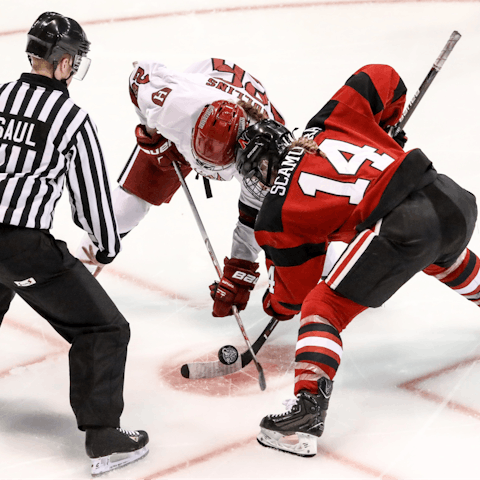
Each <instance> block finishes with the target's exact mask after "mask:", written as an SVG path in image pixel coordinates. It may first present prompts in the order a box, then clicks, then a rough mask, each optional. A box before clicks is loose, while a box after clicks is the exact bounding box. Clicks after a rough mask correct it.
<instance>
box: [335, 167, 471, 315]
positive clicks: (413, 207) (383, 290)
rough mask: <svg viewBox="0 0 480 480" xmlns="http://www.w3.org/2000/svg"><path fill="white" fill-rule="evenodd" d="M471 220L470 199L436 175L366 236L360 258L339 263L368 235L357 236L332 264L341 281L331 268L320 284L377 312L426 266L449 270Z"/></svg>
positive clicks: (464, 242)
mask: <svg viewBox="0 0 480 480" xmlns="http://www.w3.org/2000/svg"><path fill="white" fill-rule="evenodd" d="M476 220H477V206H476V201H475V197H474V196H473V195H472V194H471V193H470V192H468V191H466V190H465V189H463V188H462V187H460V186H459V185H457V184H456V183H455V182H454V181H453V180H452V179H450V178H449V177H447V176H445V175H438V177H437V179H436V180H435V181H434V182H433V183H431V184H430V185H427V186H426V187H424V188H422V189H421V190H418V191H415V192H412V193H411V194H410V195H409V196H408V197H407V198H406V199H405V200H404V201H403V202H402V203H401V204H400V205H398V206H397V207H395V208H394V209H393V210H392V211H391V212H390V213H388V214H387V215H386V216H385V217H384V218H383V220H381V221H380V222H379V223H378V224H377V225H376V226H375V227H374V228H373V229H372V231H371V232H370V233H372V232H375V233H374V234H371V235H370V238H369V241H370V243H367V242H365V244H364V245H365V246H364V247H363V250H362V251H361V254H360V255H357V256H356V257H354V258H353V259H352V260H351V261H348V262H345V261H344V259H345V258H347V257H348V256H349V255H350V251H351V249H352V248H353V247H355V244H357V245H358V244H359V243H360V242H361V241H363V240H364V239H365V237H366V235H365V234H367V233H369V232H367V231H364V232H361V233H360V234H359V235H358V237H357V238H356V239H355V240H353V242H352V244H351V245H350V246H349V247H348V248H347V250H346V251H345V253H344V254H343V255H342V257H340V259H339V260H338V262H337V264H336V265H342V269H343V271H342V274H341V276H339V275H338V272H336V271H335V269H336V266H335V267H334V269H333V270H332V273H330V274H329V276H328V277H327V279H326V283H327V284H328V285H329V286H330V288H332V289H333V290H335V291H336V292H337V293H339V294H340V295H342V296H344V297H346V298H348V299H350V300H353V301H354V302H356V303H358V304H360V305H364V306H367V307H379V306H380V305H382V304H383V303H384V302H385V301H386V300H388V299H389V298H390V297H391V296H392V295H393V294H394V293H395V292H396V291H397V290H398V289H399V288H400V287H401V286H402V285H404V284H405V283H406V282H407V281H408V280H409V279H410V278H412V277H413V276H414V275H415V274H416V273H418V272H421V271H422V270H424V269H425V268H426V267H428V266H429V265H432V264H434V265H438V266H440V267H444V268H448V267H450V266H451V265H453V264H454V262H455V260H457V258H458V257H459V255H460V254H461V253H462V252H463V251H464V249H465V247H466V246H467V245H468V243H469V242H470V239H471V237H472V234H473V231H474V228H475V222H476ZM349 249H350V251H349ZM335 275H337V278H336V279H334V277H335Z"/></svg>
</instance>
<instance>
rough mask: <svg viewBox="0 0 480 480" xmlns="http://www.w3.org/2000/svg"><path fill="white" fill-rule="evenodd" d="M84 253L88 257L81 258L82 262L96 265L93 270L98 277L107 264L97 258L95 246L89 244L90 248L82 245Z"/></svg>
mask: <svg viewBox="0 0 480 480" xmlns="http://www.w3.org/2000/svg"><path fill="white" fill-rule="evenodd" d="M82 250H83V253H84V254H85V256H86V257H87V259H83V258H82V259H80V260H81V262H82V263H84V264H85V265H92V266H94V267H95V271H94V272H93V276H94V277H97V276H98V274H99V273H100V272H101V271H102V270H103V267H104V266H105V264H103V263H100V262H99V261H98V260H97V259H96V258H95V252H94V251H93V247H92V246H91V245H89V247H88V250H87V248H85V247H82Z"/></svg>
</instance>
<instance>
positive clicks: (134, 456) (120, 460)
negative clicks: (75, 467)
mask: <svg viewBox="0 0 480 480" xmlns="http://www.w3.org/2000/svg"><path fill="white" fill-rule="evenodd" d="M147 453H148V446H145V447H143V448H140V449H138V450H135V451H134V452H126V453H112V454H111V455H106V456H105V457H98V458H92V459H91V461H92V469H91V474H92V477H97V476H98V475H102V474H104V473H107V472H111V471H112V470H115V469H117V468H121V467H126V466H127V465H130V464H131V463H133V462H137V461H138V460H140V459H141V458H143V457H144V456H145V455H146V454H147Z"/></svg>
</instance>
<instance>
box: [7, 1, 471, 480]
mask: <svg viewBox="0 0 480 480" xmlns="http://www.w3.org/2000/svg"><path fill="white" fill-rule="evenodd" d="M171 3H172V4H171ZM170 4H171V5H170ZM47 10H53V11H58V12H60V13H63V14H64V15H67V16H71V17H73V18H75V19H77V20H78V21H80V23H82V25H83V26H84V28H85V30H86V32H87V35H88V37H89V39H90V41H91V42H92V50H91V55H90V57H91V58H92V66H91V70H90V72H89V74H88V76H87V77H86V79H85V81H83V82H73V84H72V86H71V88H70V92H71V95H72V97H73V98H74V100H76V102H77V103H78V104H79V105H81V106H82V107H84V108H85V109H86V110H87V111H89V113H90V114H91V116H92V118H93V119H94V121H95V122H96V123H97V125H98V128H99V134H100V137H101V140H102V141H103V146H104V153H105V156H106V161H107V165H108V169H109V172H110V175H111V181H112V184H113V185H114V184H115V183H116V179H117V177H118V175H119V173H120V171H121V169H122V168H123V165H124V163H125V162H126V160H127V158H128V156H129V154H130V152H131V150H132V149H133V146H134V142H135V138H134V135H133V128H134V126H135V125H136V123H137V118H136V116H135V113H134V110H133V107H132V106H131V104H130V100H129V96H128V92H127V79H128V76H129V74H130V71H131V69H132V62H133V61H135V60H137V59H158V60H161V61H163V62H164V63H166V64H167V65H168V66H170V67H172V68H176V69H179V70H183V69H184V68H186V67H188V66H189V65H190V64H191V63H194V62H196V61H198V60H201V59H204V58H209V57H212V56H213V57H220V58H225V59H228V60H231V61H233V62H235V63H237V64H238V65H240V66H241V67H242V68H244V69H246V70H248V71H249V72H250V73H252V74H253V75H254V76H256V77H257V78H258V79H260V80H261V81H262V83H263V84H264V85H265V86H266V87H267V89H268V91H269V95H270V98H271V99H272V101H273V102H274V103H275V104H276V106H277V107H278V108H279V109H280V111H281V112H282V113H283V115H284V116H285V118H286V119H287V126H289V127H290V128H295V127H298V128H299V129H300V131H301V130H302V128H303V127H304V126H305V124H306V122H307V121H308V120H309V119H310V118H311V117H312V116H313V115H314V114H315V113H316V112H317V111H318V110H319V109H320V108H321V107H322V106H323V104H324V103H325V102H326V101H328V100H329V99H330V97H331V96H332V95H333V94H334V93H335V91H336V90H337V89H338V88H340V86H341V85H342V84H343V83H344V82H345V81H346V79H347V78H348V77H349V76H350V75H351V74H352V73H353V72H354V71H356V70H357V69H358V68H360V67H361V66H363V65H365V64H368V63H387V64H390V65H392V66H393V67H394V68H396V69H397V71H398V72H399V73H400V75H401V76H402V78H403V80H404V81H405V83H406V85H407V87H408V88H409V94H408V101H409V100H410V99H411V98H412V97H413V95H414V93H415V92H416V90H417V88H418V87H419V85H420V84H421V82H422V81H423V79H424V78H425V76H426V74H427V73H428V71H429V70H430V68H431V66H432V64H433V62H434V60H435V59H436V58H437V56H438V54H439V52H440V50H441V49H442V47H443V46H444V45H445V43H446V41H447V39H448V37H449V36H450V34H451V33H452V31H454V30H458V31H459V32H460V33H461V34H462V38H461V40H460V41H459V43H458V45H457V46H456V47H455V49H454V51H453V52H452V54H451V56H450V58H449V59H448V61H447V62H446V64H445V65H444V67H443V69H442V71H441V72H440V73H439V75H438V76H437V78H436V79H435V81H434V83H433V84H432V86H431V87H430V90H429V91H428V93H427V94H426V96H425V97H424V99H423V100H422V102H421V104H420V106H419V107H418V109H417V110H416V112H415V114H414V115H413V116H412V118H411V120H410V121H409V124H408V126H407V128H406V130H407V134H408V137H409V142H408V144H407V147H409V148H413V147H417V146H419V147H421V148H422V149H423V151H424V152H425V153H426V154H427V156H429V158H430V159H431V160H432V161H433V162H434V165H435V167H436V168H437V170H438V171H440V172H441V173H445V174H447V175H449V176H451V177H452V178H453V179H454V180H456V181H458V182H459V183H460V184H462V186H464V187H465V188H467V189H468V190H470V191H472V192H473V193H475V194H476V195H477V196H478V195H480V149H479V148H478V145H477V143H478V132H479V123H478V116H477V114H478V110H479V107H480V89H479V88H478V81H479V78H480V62H479V60H478V59H479V58H480V3H479V2H421V1H418V2H401V1H392V2H388V1H386V2H363V1H358V2H355V1H324V2H321V1H311V2H310V1H308V0H299V1H294V0H290V1H289V2H287V3H281V2H278V1H277V0H259V1H256V0H243V1H239V0H217V1H212V0H209V1H204V2H199V1H194V0H191V1H180V2H176V4H173V2H166V1H156V2H155V1H147V0H136V1H131V0H129V1H127V0H115V1H113V0H110V1H103V2H99V1H92V0H84V1H81V2H80V1H73V2H63V1H60V0H51V1H46V0H35V1H33V0H16V1H15V2H7V1H5V0H2V2H1V16H0V47H1V52H2V65H3V67H2V68H1V69H0V82H2V83H3V82H6V81H10V80H13V79H15V78H17V77H18V76H19V75H20V73H22V72H23V71H28V70H29V64H28V61H27V58H26V56H25V54H24V49H25V41H26V40H25V39H26V37H25V34H26V31H27V30H28V28H29V27H30V25H31V24H32V23H33V21H34V20H35V19H36V18H37V16H38V15H39V14H40V13H42V12H44V11H47ZM187 183H188V185H189V187H190V190H191V192H192V194H193V196H194V198H195V201H196V203H197V207H198V210H199V212H200V214H201V216H202V220H203V222H204V224H205V228H206V230H207V232H208V234H209V236H210V239H211V242H212V244H213V247H214V249H215V252H216V255H217V257H218V258H219V259H220V260H222V259H223V257H224V256H226V255H229V254H230V245H231V233H232V230H233V228H234V225H235V222H236V218H237V199H238V193H239V185H238V183H236V182H235V181H232V182H228V183H225V184H221V183H218V182H217V183H214V184H213V185H212V188H213V195H214V197H213V199H209V200H207V199H206V198H205V194H204V192H203V185H202V182H201V181H196V180H195V178H194V177H193V175H191V176H190V177H188V178H187ZM53 233H54V234H55V236H56V237H57V238H61V239H64V240H65V241H67V243H68V245H69V247H70V248H71V250H72V251H75V250H76V247H77V244H78V242H79V240H80V237H81V235H82V232H81V231H80V230H78V229H77V228H76V227H75V226H74V225H73V222H72V221H71V218H70V208H69V205H68V199H67V197H66V196H64V198H63V199H62V202H61V203H60V205H59V208H58V212H57V216H56V219H55V226H54V230H53ZM479 243H480V235H479V230H478V227H477V230H476V231H475V235H474V238H473V240H472V243H471V245H470V246H471V248H472V250H473V251H476V252H477V253H480V248H479ZM260 263H261V265H262V270H261V271H262V276H261V279H260V282H259V285H258V287H257V288H256V289H255V290H254V292H253V294H252V297H251V301H250V303H249V306H248V308H247V310H246V311H245V312H244V313H243V314H242V318H243V321H244V323H245V326H246V328H247V330H248V333H249V335H250V338H251V340H252V341H253V340H255V339H256V337H257V336H258V334H259V333H260V332H261V331H262V329H263V328H264V326H265V325H266V323H267V322H268V320H269V319H268V318H267V317H266V315H265V314H264V313H263V310H262V307H261V297H262V295H263V291H264V289H265V286H266V272H265V268H264V266H263V256H262V257H261V259H260ZM214 279H215V270H214V268H213V266H212V263H211V260H210V257H209V256H208V254H207V251H206V249H205V246H204V244H203V242H202V238H201V236H200V233H199V231H198V228H197V225H196V223H195V221H194V218H193V215H192V213H191V210H190V207H189V205H188V203H187V201H186V198H185V195H184V193H183V192H182V191H179V192H178V193H177V194H176V195H175V197H174V199H173V200H172V202H171V203H170V204H169V205H164V206H161V207H158V208H154V209H152V210H151V212H150V213H149V215H148V216H147V218H146V219H145V220H144V222H143V223H142V224H141V225H140V226H139V227H138V228H137V229H136V230H134V231H133V232H132V233H131V234H130V235H129V236H128V237H127V238H126V239H125V241H124V247H123V252H122V253H121V254H120V256H119V257H118V258H117V259H116V260H115V262H114V263H113V264H112V265H111V266H110V267H107V268H106V269H105V270H104V271H103V273H102V274H101V276H100V277H99V281H100V282H101V283H102V284H103V285H104V287H105V289H106V290H107V291H108V292H109V293H110V295H111V296H112V298H113V299H114V300H115V302H116V303H117V305H118V306H119V308H120V310H121V311H122V312H123V313H124V315H125V316H126V318H127V319H128V320H129V322H130V324H131V328H132V340H131V343H130V347H129V359H128V364H127V371H126V384H125V402H126V407H125V412H124V415H123V417H122V426H123V427H124V428H127V429H145V430H147V431H148V433H149V435H150V439H151V440H150V450H151V451H150V454H149V455H148V457H147V458H146V459H144V460H142V461H141V462H139V463H137V464H135V465H131V466H129V467H127V468H124V469H121V470H118V471H115V472H112V473H110V474H108V475H106V476H105V477H104V478H108V479H111V480H114V479H115V480H116V479H131V480H140V479H144V480H154V479H163V478H171V479H179V478H185V479H237V478H242V479H243V478H245V479H246V478H248V479H272V480H277V479H298V478H302V479H328V480H339V479H345V480H346V479H348V480H353V479H355V480H360V479H362V480H363V479H365V480H368V479H388V480H427V479H429V480H430V479H432V480H433V479H434V480H447V479H448V480H450V479H451V480H454V479H462V480H478V479H480V466H479V463H478V451H479V448H480V362H479V360H480V311H479V310H478V308H477V307H475V306H474V305H473V304H470V303H469V302H467V301H465V300H464V299H462V298H461V297H460V296H459V295H457V294H455V293H454V292H452V291H451V290H449V289H448V288H447V287H445V286H444V285H441V284H440V283H439V282H437V281H436V280H434V279H433V278H429V277H426V276H425V275H423V274H419V275H417V276H416V277H414V279H413V280H412V281H411V282H410V283H409V284H407V285H406V286H404V287H403V288H402V289H401V290H400V291H399V292H398V293H397V294H396V295H395V296H394V297H393V298H392V299H390V300H389V301H388V302H387V303H386V304H385V305H384V306H382V307H381V308H379V309H376V310H370V311H367V312H365V313H363V314H362V315H361V316H359V317H358V318H356V319H355V320H354V322H353V323H352V324H351V325H350V326H349V327H348V328H347V329H346V331H345V332H344V333H343V334H342V339H343V343H344V356H343V361H342V365H341V367H340V369H339V372H338V375H337V377H336V379H335V385H334V391H333V395H332V400H331V403H330V409H329V412H328V416H327V423H326V431H325V434H324V435H323V436H322V438H321V439H320V440H319V453H318V455H317V456H316V457H314V458H308V459H304V458H299V457H295V456H292V455H288V454H284V453H280V452H276V451H274V450H271V449H265V448H263V447H261V446H259V445H258V444H257V442H256V440H255V437H256V435H257V432H258V424H259V422H260V420H261V418H262V417H263V416H264V415H266V414H268V413H277V412H278V413H280V412H282V410H283V407H282V404H281V403H282V401H283V400H284V399H287V398H291V397H292V396H293V394H292V390H293V371H292V360H293V353H294V345H295V342H296V335H297V328H298V319H297V318H296V319H294V320H292V321H290V322H286V323H282V324H280V325H279V326H278V327H277V329H276V330H275V332H274V333H273V334H272V337H271V338H270V340H269V341H268V343H267V344H266V345H265V347H264V348H263V349H262V350H261V352H260V354H259V356H258V358H259V361H260V362H261V363H262V365H263V368H264V370H265V374H266V380H267V389H266V391H264V392H261V391H260V389H259V386H258V379H257V371H256V369H255V368H254V367H253V366H249V367H247V368H246V369H245V371H243V372H241V373H237V374H235V375H231V376H229V377H224V378H219V379H213V380H202V381H193V380H186V379H184V378H183V377H181V376H180V372H179V369H180V366H181V365H182V364H183V363H185V362H190V361H194V360H199V359H214V356H215V354H216V352H217V350H218V348H219V347H220V346H222V345H225V344H234V345H236V346H237V347H238V348H239V350H240V351H244V350H245V345H244V342H243V338H242V336H241V334H240V332H239V329H238V327H237V324H236V322H235V320H234V319H233V318H227V319H215V318H213V317H212V316H211V300H210V297H209V290H208V285H209V284H210V283H211V282H212V281H213V280H214ZM67 353H68V345H67V344H66V343H65V342H64V341H63V340H62V339H61V338H59V337H58V336H57V335H56V334H55V332H54V331H53V330H52V329H51V328H50V326H49V325H48V324H47V323H46V322H45V321H44V320H43V319H41V318H40V317H38V316H37V315H36V314H35V313H34V312H33V311H32V310H31V309H30V308H29V307H28V306H26V305H25V304H24V303H23V302H22V301H21V300H19V299H16V300H15V301H14V303H13V306H12V308H11V310H10V311H9V313H8V314H7V316H6V318H5V320H4V322H3V325H2V328H1V331H0V479H23V480H27V479H49V480H53V479H62V480H66V479H88V478H90V476H89V461H88V458H87V457H86V455H85V451H84V435H83V433H82V432H80V431H78V430H77V429H76V425H75V421H74V417H73V414H72V412H71V410H70V406H69V399H68V391H69V385H68V363H67Z"/></svg>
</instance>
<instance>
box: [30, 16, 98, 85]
mask: <svg viewBox="0 0 480 480" xmlns="http://www.w3.org/2000/svg"><path fill="white" fill-rule="evenodd" d="M89 50H90V42H89V41H88V39H87V36H86V34H85V32H84V31H83V29H82V27H81V26H80V25H79V23H78V22H76V21H75V20H73V19H72V18H68V17H64V16H63V15H61V14H59V13H55V12H45V13H42V15H40V16H39V17H38V18H37V20H36V21H35V22H34V24H33V25H32V27H31V28H30V30H29V32H28V34H27V47H26V52H27V54H28V56H29V58H30V57H36V58H41V59H43V60H46V61H47V62H49V63H51V64H52V65H53V66H54V69H55V68H56V66H57V65H58V62H59V61H60V60H61V58H62V57H63V55H65V54H68V55H71V57H72V59H73V64H72V70H73V73H72V74H74V75H75V78H77V79H78V80H83V78H84V77H85V75H86V74H87V71H88V68H89V66H90V59H89V58H87V57H86V55H87V53H88V52H89Z"/></svg>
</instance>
